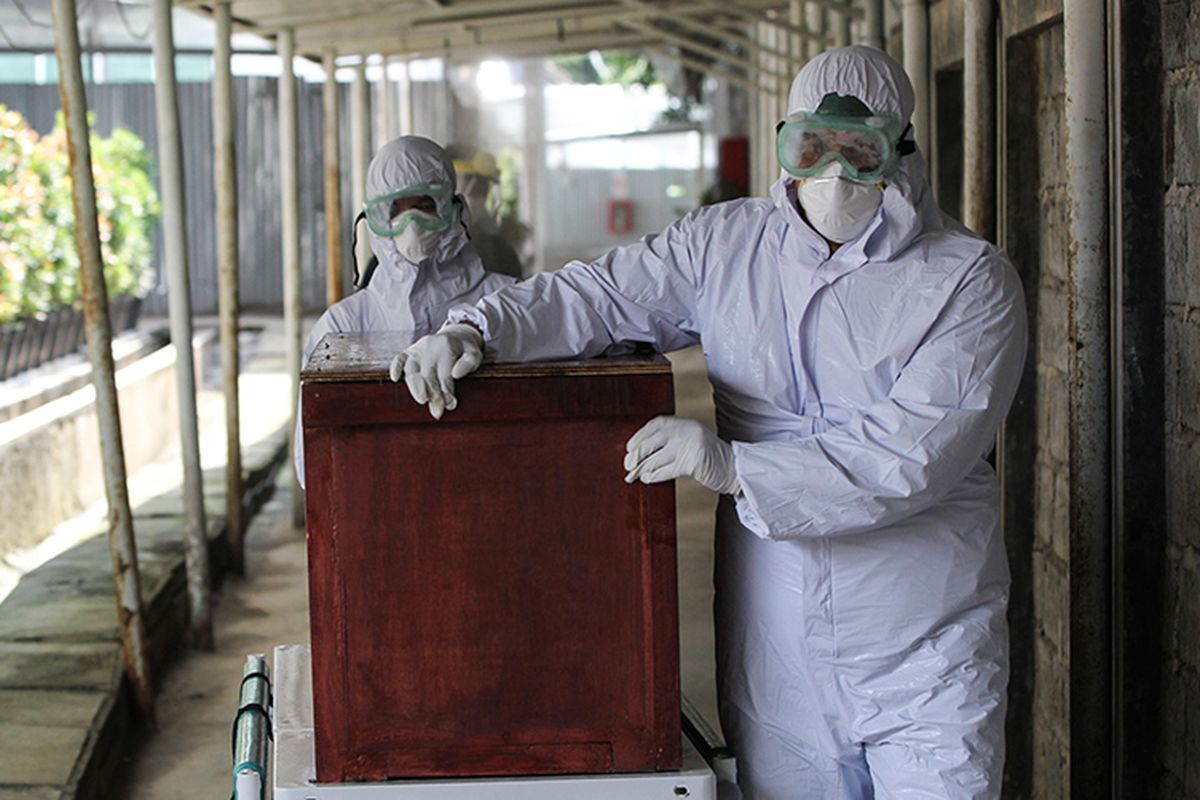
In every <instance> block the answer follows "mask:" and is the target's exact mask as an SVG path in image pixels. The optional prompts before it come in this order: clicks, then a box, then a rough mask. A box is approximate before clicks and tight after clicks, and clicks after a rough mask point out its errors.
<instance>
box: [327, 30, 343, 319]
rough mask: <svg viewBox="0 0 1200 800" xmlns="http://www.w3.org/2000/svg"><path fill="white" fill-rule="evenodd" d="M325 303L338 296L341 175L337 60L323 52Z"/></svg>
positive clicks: (333, 301) (340, 242) (335, 300)
mask: <svg viewBox="0 0 1200 800" xmlns="http://www.w3.org/2000/svg"><path fill="white" fill-rule="evenodd" d="M322 100H323V101H324V103H323V108H324V117H325V119H324V124H325V302H326V303H327V304H328V305H333V304H334V303H336V302H337V301H339V300H341V299H342V176H341V165H340V147H341V140H340V137H339V135H338V134H339V128H340V123H341V115H340V113H339V111H338V88H337V60H336V57H335V56H334V52H333V51H332V50H326V51H325V91H324V92H323V94H322Z"/></svg>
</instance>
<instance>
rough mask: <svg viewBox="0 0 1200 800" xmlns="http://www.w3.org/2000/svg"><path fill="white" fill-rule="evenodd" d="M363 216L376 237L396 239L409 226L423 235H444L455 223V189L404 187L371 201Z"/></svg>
mask: <svg viewBox="0 0 1200 800" xmlns="http://www.w3.org/2000/svg"><path fill="white" fill-rule="evenodd" d="M363 213H364V214H366V217H367V227H368V228H370V229H371V232H372V233H374V234H376V235H377V236H386V237H389V238H390V237H392V236H399V235H400V234H401V233H403V232H404V229H405V228H407V227H408V226H409V224H410V223H412V224H415V225H417V226H418V227H420V228H421V229H422V230H426V231H444V230H446V228H448V227H450V223H451V222H453V221H454V189H453V188H452V187H450V186H447V185H446V184H444V183H422V184H417V185H415V186H406V187H405V188H403V189H397V190H396V191H394V192H388V193H387V194H381V195H379V196H378V197H373V198H371V199H370V200H368V201H367V202H366V203H365V204H364V205H363Z"/></svg>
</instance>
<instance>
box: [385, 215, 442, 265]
mask: <svg viewBox="0 0 1200 800" xmlns="http://www.w3.org/2000/svg"><path fill="white" fill-rule="evenodd" d="M405 214H409V215H413V219H412V221H413V222H416V223H417V224H415V225H405V226H404V230H402V231H401V232H400V233H399V234H398V235H397V236H395V237H394V241H395V242H396V249H397V250H399V251H400V255H402V256H404V258H406V259H408V260H409V261H411V262H412V263H414V264H419V263H421V262H422V261H424V260H425V259H427V258H429V257H430V256H431V255H433V251H434V249H435V248H436V247H437V243H438V239H440V238H442V231H444V230H445V228H442V227H438V226H437V225H436V223H437V221H438V219H437V217H435V216H433V215H432V214H426V213H425V212H424V211H406V212H405Z"/></svg>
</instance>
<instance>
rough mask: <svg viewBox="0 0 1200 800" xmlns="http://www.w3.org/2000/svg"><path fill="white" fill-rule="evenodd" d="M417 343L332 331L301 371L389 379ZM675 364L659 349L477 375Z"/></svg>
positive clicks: (486, 368) (623, 371) (309, 379)
mask: <svg viewBox="0 0 1200 800" xmlns="http://www.w3.org/2000/svg"><path fill="white" fill-rule="evenodd" d="M412 342H413V335H412V333H411V332H408V331H371V332H366V333H327V334H325V336H324V338H322V339H321V341H320V342H318V343H317V347H316V349H315V350H313V352H312V355H311V356H309V358H308V362H307V363H305V365H304V368H303V369H302V370H301V371H300V380H301V381H302V382H304V383H332V382H338V383H345V382H351V381H380V380H388V379H389V376H388V369H389V367H390V366H391V363H392V359H393V358H394V357H395V356H396V354H397V353H399V352H401V351H402V350H404V349H405V348H406V347H408V346H409V345H410V344H412ZM670 372H671V362H669V361H668V360H667V359H666V358H664V357H663V356H662V355H660V354H658V353H651V354H649V355H626V356H615V357H611V358H592V359H584V360H576V361H549V362H539V363H528V364H484V365H483V366H482V367H481V368H480V369H479V370H478V371H477V372H474V373H472V375H471V377H472V378H538V377H562V376H584V375H629V374H638V375H662V374H670Z"/></svg>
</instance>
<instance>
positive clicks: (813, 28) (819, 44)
mask: <svg viewBox="0 0 1200 800" xmlns="http://www.w3.org/2000/svg"><path fill="white" fill-rule="evenodd" d="M804 21H805V27H807V28H808V32H809V33H810V34H812V38H810V39H809V40H808V57H809V58H810V59H811V58H816V57H817V56H818V55H820V54H821V53H823V52H824V51H825V48H826V41H825V7H824V6H822V5H821V4H820V3H815V2H812V0H809V2H808V3H806V4H805V7H804Z"/></svg>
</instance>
